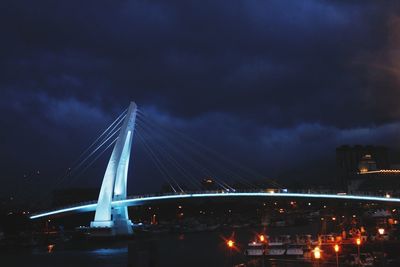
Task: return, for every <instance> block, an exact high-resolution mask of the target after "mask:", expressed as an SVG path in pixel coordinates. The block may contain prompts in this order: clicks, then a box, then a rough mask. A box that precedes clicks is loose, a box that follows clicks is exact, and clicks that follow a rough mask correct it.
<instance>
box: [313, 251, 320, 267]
mask: <svg viewBox="0 0 400 267" xmlns="http://www.w3.org/2000/svg"><path fill="white" fill-rule="evenodd" d="M313 253H314V258H315V259H316V260H317V266H318V267H319V259H320V258H321V253H322V250H321V249H320V248H319V247H315V248H314V250H313Z"/></svg>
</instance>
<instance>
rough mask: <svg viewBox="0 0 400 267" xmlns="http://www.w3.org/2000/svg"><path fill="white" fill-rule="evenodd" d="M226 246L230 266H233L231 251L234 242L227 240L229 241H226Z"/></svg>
mask: <svg viewBox="0 0 400 267" xmlns="http://www.w3.org/2000/svg"><path fill="white" fill-rule="evenodd" d="M226 245H227V247H228V250H229V259H230V262H231V265H232V266H233V255H232V249H233V248H234V247H235V241H233V240H232V239H229V240H227V241H226Z"/></svg>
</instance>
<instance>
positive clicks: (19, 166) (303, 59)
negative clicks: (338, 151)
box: [0, 0, 400, 196]
mask: <svg viewBox="0 0 400 267" xmlns="http://www.w3.org/2000/svg"><path fill="white" fill-rule="evenodd" d="M0 10H1V11H0V12H1V15H0V29H1V31H0V33H1V39H0V92H1V97H0V122H1V131H0V136H1V140H2V142H1V150H0V162H1V176H0V181H1V182H2V186H1V189H0V195H3V196H5V195H10V194H14V193H15V192H16V191H18V190H19V191H21V190H22V192H28V191H30V190H31V189H32V188H33V187H34V186H37V185H40V187H41V190H43V191H46V189H47V188H46V184H47V181H50V180H54V179H55V177H56V176H57V175H58V174H59V173H60V172H62V170H65V169H66V168H68V167H69V165H68V164H70V162H71V161H73V160H74V159H75V158H76V157H77V156H79V154H80V152H81V151H82V150H84V149H85V148H86V147H87V146H88V145H89V144H90V143H91V141H93V140H94V139H95V138H96V137H97V136H98V134H99V133H101V131H102V129H104V128H105V127H107V126H108V125H109V124H110V123H111V122H112V121H113V120H114V119H115V118H116V117H117V116H118V115H119V114H120V113H121V112H122V111H123V110H124V109H125V108H126V107H127V106H128V104H129V101H131V100H133V101H135V102H136V103H137V104H138V105H139V107H140V109H141V111H142V112H143V113H146V114H148V116H149V117H151V118H152V119H153V120H154V121H158V122H160V123H164V124H168V125H170V126H171V127H174V128H176V129H179V131H181V132H184V133H186V134H187V135H189V136H191V137H193V138H195V139H196V140H198V141H200V142H202V143H204V144H205V145H207V146H208V147H211V148H213V149H215V150H217V151H219V152H220V153H222V154H226V155H229V157H230V158H233V159H234V160H235V161H238V162H241V163H243V164H244V165H246V166H248V167H249V168H252V169H257V170H258V171H260V172H261V173H263V174H265V175H266V176H268V177H271V178H274V179H276V180H278V181H279V182H280V183H281V184H285V183H289V182H290V181H294V180H300V181H302V180H303V179H305V180H306V181H315V180H324V181H325V182H326V181H329V180H332V182H333V181H334V176H335V173H334V167H335V148H336V146H339V145H342V144H350V145H354V144H373V145H387V146H389V147H391V148H393V150H395V151H396V150H398V149H399V148H400V120H399V119H400V105H399V104H398V103H399V99H400V89H399V88H400V87H399V86H400V76H399V75H400V50H399V47H400V17H399V15H400V9H399V4H398V1H368V0H365V1H353V0H347V1H345V0H343V1H340V0H338V1H329V0H319V1H317V0H306V1H302V0H296V1H289V0H275V1H272V0H263V1H261V0H260V1H253V0H245V1H236V0H234V1H227V0H224V1H220V0H211V1H204V0H203V1H199V0H197V1H190V0H185V1H174V0H171V1H155V0H154V1H153V0H148V1H144V0H143V1H140V0H139V1H128V0H124V1H119V0H116V1H103V0H96V1H75V0H69V1H51V0H49V1H40V0H39V1H30V0H25V1H19V0H10V1H1V2H0ZM133 151H134V152H133V160H134V163H133V168H131V171H130V177H131V178H132V179H131V178H130V182H129V183H133V184H135V190H136V189H137V191H140V190H143V191H146V190H147V191H151V190H150V189H149V188H150V186H153V187H154V183H153V181H150V179H149V178H148V176H146V167H143V166H151V165H149V164H147V163H146V162H145V161H146V159H145V157H144V156H143V155H142V154H141V153H139V152H140V149H136V150H135V145H134V147H133ZM108 155H109V154H108ZM106 160H107V156H106V157H105V159H103V161H104V162H103V163H102V164H98V165H96V166H94V169H95V171H93V172H92V173H90V172H89V173H88V175H87V177H85V182H82V183H83V184H84V185H85V186H96V187H99V186H100V180H101V175H102V174H103V172H104V169H105V161H106ZM141 166H142V167H141ZM136 167H137V169H138V170H140V171H137V173H135V168H136ZM38 171H39V173H38ZM135 180H136V181H135ZM157 184H161V182H159V183H157ZM131 187H132V186H131ZM157 189H158V187H157ZM24 190H25V191H24ZM32 190H33V189H32ZM23 194H25V193H23Z"/></svg>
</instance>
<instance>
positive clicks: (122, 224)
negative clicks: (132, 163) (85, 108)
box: [90, 102, 137, 235]
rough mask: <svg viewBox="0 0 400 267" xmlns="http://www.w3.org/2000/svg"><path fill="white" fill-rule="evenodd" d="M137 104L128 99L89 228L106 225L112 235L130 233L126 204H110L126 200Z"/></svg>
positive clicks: (130, 224) (130, 227) (104, 226)
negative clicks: (128, 103) (123, 118)
mask: <svg viewBox="0 0 400 267" xmlns="http://www.w3.org/2000/svg"><path fill="white" fill-rule="evenodd" d="M136 112H137V106H136V104H135V103H134V102H131V104H130V105H129V108H128V112H127V114H126V117H125V120H124V123H123V125H122V127H121V130H120V133H119V136H118V140H117V142H116V143H115V146H114V149H113V151H112V154H111V157H110V160H109V162H108V165H107V169H106V172H105V174H104V178H103V182H102V185H101V189H100V194H99V198H98V201H97V206H96V213H95V216H94V221H92V222H91V223H90V227H92V228H109V229H110V230H111V234H112V235H128V234H132V222H131V221H130V220H129V217H128V208H127V207H126V206H118V207H111V203H112V201H121V200H125V199H126V186H127V179H128V166H129V158H130V153H131V146H132V139H133V134H134V130H135V120H136Z"/></svg>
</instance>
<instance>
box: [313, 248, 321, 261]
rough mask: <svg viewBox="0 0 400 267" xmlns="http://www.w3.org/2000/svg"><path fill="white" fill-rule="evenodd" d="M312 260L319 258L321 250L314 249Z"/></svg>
mask: <svg viewBox="0 0 400 267" xmlns="http://www.w3.org/2000/svg"><path fill="white" fill-rule="evenodd" d="M314 258H316V259H320V258H321V249H320V248H319V247H315V248H314Z"/></svg>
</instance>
